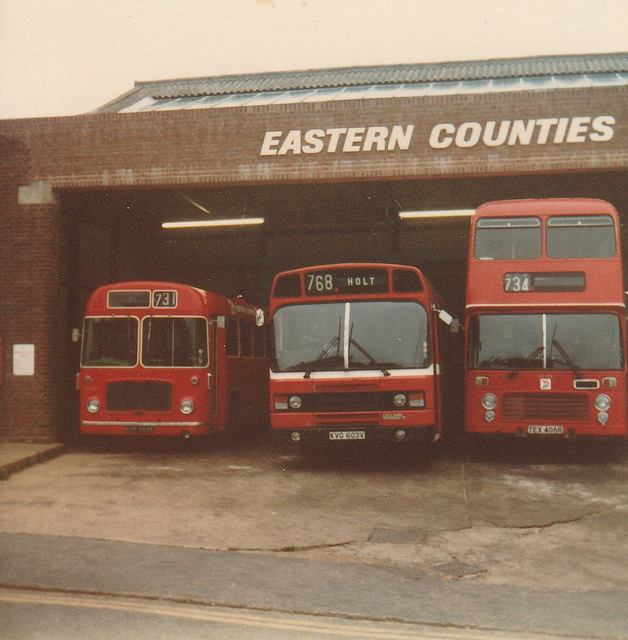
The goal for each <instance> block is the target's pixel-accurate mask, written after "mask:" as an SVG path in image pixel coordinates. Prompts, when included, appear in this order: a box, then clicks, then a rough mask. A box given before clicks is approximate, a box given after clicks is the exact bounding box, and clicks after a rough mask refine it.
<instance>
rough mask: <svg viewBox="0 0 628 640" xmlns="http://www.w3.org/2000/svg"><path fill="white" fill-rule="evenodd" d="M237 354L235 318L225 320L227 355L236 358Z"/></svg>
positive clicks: (236, 322)
mask: <svg viewBox="0 0 628 640" xmlns="http://www.w3.org/2000/svg"><path fill="white" fill-rule="evenodd" d="M239 354H240V341H239V339H238V321H237V320H236V318H227V355H228V356H236V357H237V356H238V355H239Z"/></svg>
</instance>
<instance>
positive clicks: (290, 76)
mask: <svg viewBox="0 0 628 640" xmlns="http://www.w3.org/2000/svg"><path fill="white" fill-rule="evenodd" d="M625 73H628V53H623V52H621V53H608V54H592V55H570V56H540V57H531V58H503V59H494V60H470V61H462V62H444V63H424V64H399V65H382V66H367V67H340V68H334V69H308V70H303V71H288V72H271V73H253V74H239V75H228V76H216V77H207V78H180V79H174V80H158V81H150V82H136V84H135V89H134V90H133V91H130V92H128V93H127V94H125V95H124V96H121V97H120V98H118V99H117V100H113V101H112V102H110V103H108V104H107V105H104V106H103V107H101V108H100V109H98V110H97V111H99V112H118V111H129V110H139V109H140V108H141V107H139V104H140V102H141V101H142V100H144V99H146V98H151V99H153V100H157V101H160V100H174V99H176V98H193V97H198V98H202V97H204V96H208V97H209V96H225V97H226V96H228V95H234V94H258V93H268V92H278V93H279V92H284V93H288V92H295V91H304V90H316V89H318V90H322V89H329V88H337V87H364V88H370V87H374V86H380V87H381V86H387V85H403V84H429V83H435V84H438V83H445V84H447V85H448V86H445V87H441V88H440V89H441V90H442V91H443V92H444V91H449V90H450V88H451V87H450V83H459V82H462V83H471V82H475V81H490V80H493V81H496V80H500V79H504V80H507V79H520V78H539V77H551V76H555V77H557V78H561V79H562V78H565V77H568V76H571V75H573V76H581V77H582V76H585V75H587V74H593V75H594V76H597V75H603V74H605V75H607V76H609V78H610V76H613V75H616V74H625ZM609 81H610V80H609ZM619 81H620V82H623V81H624V80H623V78H621V77H620V80H619ZM534 82H537V81H536V80H535V81H534ZM579 82H580V81H579ZM499 84H500V83H499V82H498V83H494V84H493V85H492V87H491V89H492V90H496V89H495V85H499ZM508 84H510V83H507V82H506V83H504V85H503V86H507V85H508ZM532 84H534V83H532ZM532 84H528V85H526V87H527V88H531V87H532ZM559 84H561V83H559ZM591 84H593V83H591ZM432 90H437V89H434V88H432V89H430V91H432ZM463 90H464V91H472V90H473V87H472V86H465V87H464V88H463ZM375 94H376V92H373V93H372V94H370V95H375ZM291 97H293V96H291ZM362 97H364V96H362ZM210 102H211V101H209V100H208V103H210ZM136 103H137V106H138V108H137V109H132V108H131V107H132V105H133V104H136ZM142 104H145V103H142ZM216 104H218V103H217V102H216ZM195 106H196V105H195ZM144 108H145V107H144ZM157 108H159V107H157Z"/></svg>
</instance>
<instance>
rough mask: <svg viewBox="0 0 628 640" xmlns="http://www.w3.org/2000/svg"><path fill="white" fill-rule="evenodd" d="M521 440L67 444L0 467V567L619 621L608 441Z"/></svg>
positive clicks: (486, 618)
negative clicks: (377, 445)
mask: <svg viewBox="0 0 628 640" xmlns="http://www.w3.org/2000/svg"><path fill="white" fill-rule="evenodd" d="M529 444H531V445H532V446H528V445H529ZM535 444H536V445H537V446H534V445H535ZM538 445H539V443H515V444H514V445H513V446H510V447H506V448H501V447H492V448H490V449H489V450H487V451H485V452H483V453H481V454H480V455H477V456H475V457H474V458H473V459H469V456H468V455H467V454H466V453H460V452H451V451H445V452H441V453H439V454H437V455H435V456H433V457H431V458H429V459H427V460H422V461H421V460H418V461H417V460H416V459H412V458H411V457H408V456H399V455H396V454H393V453H391V452H390V451H383V452H382V451H377V452H373V451H372V450H371V451H369V450H365V449H364V448H360V447H357V448H356V447H346V448H344V451H343V452H342V454H338V452H337V455H333V456H331V457H328V456H323V457H318V458H304V457H301V456H299V455H297V454H296V453H295V451H294V450H292V449H290V448H284V449H279V450H278V449H277V448H275V447H272V446H270V445H269V444H266V443H261V444H260V443H249V444H248V445H246V446H244V447H242V448H240V447H237V446H235V445H225V444H216V445H215V447H214V448H212V447H210V448H207V449H203V448H200V447H182V446H176V447H174V448H173V447H169V446H166V445H164V444H155V443H148V446H145V443H144V442H141V441H135V442H133V443H123V444H122V445H116V446H113V445H112V446H110V447H108V448H107V449H105V450H98V451H88V450H74V451H70V452H68V453H66V454H64V455H63V456H61V457H59V458H56V459H54V460H50V461H48V462H45V463H44V464H40V465H38V466H36V467H33V468H31V469H27V470H24V471H22V472H20V473H18V474H15V475H12V476H11V477H10V478H9V479H8V480H7V481H6V482H3V483H1V484H0V531H1V532H4V533H2V534H0V558H1V559H2V565H1V566H0V584H2V585H11V586H17V587H19V588H32V587H36V588H45V589H52V590H54V589H63V590H69V591H78V592H80V593H113V594H119V595H128V594H135V595H143V596H145V595H151V596H155V597H157V596H159V597H172V598H181V597H183V598H191V599H192V600H194V601H198V602H213V603H220V604H222V605H224V606H241V607H253V608H269V609H272V610H282V611H290V612H300V613H317V614H321V613H323V614H333V615H336V614H338V615H356V616H364V617H365V618H369V619H371V618H372V619H381V620H385V619H390V618H393V619H396V620H401V621H410V622H421V623H430V624H456V625H472V626H478V627H483V628H490V629H504V630H513V629H515V630H517V629H521V630H523V629H526V630H530V629H534V630H538V631H551V632H554V633H565V634H567V635H568V634H570V633H571V634H574V635H575V634H578V635H582V636H587V637H628V635H626V632H627V630H626V623H625V609H626V604H627V603H628V598H627V597H626V594H627V593H628V589H627V587H628V575H627V570H626V567H627V566H628V562H627V561H628V548H627V545H626V534H625V532H626V530H627V529H628V527H627V525H628V509H627V500H626V486H627V482H626V481H627V477H628V467H627V465H626V451H625V447H624V448H614V449H608V448H599V447H591V446H585V444H584V443H582V444H581V443H557V444H553V443H551V446H549V447H545V446H543V447H540V446H538ZM51 562H52V563H53V564H54V566H55V567H56V570H54V571H51V570H50V567H51ZM164 576H167V578H168V579H167V580H164ZM164 591H165V592H164Z"/></svg>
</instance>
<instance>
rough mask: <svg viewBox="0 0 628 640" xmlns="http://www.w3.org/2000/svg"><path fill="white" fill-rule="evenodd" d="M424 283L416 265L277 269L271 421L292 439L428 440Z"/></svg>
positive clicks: (432, 381) (435, 346) (431, 356)
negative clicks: (283, 270) (280, 271)
mask: <svg viewBox="0 0 628 640" xmlns="http://www.w3.org/2000/svg"><path fill="white" fill-rule="evenodd" d="M439 306H440V305H439V303H438V301H437V298H436V295H435V293H434V291H433V289H432V286H431V285H430V283H429V282H428V280H427V279H426V278H425V276H424V275H423V274H422V273H421V272H420V271H419V270H418V269H416V268H414V267H409V266H401V265H391V264H335V265H325V266H317V267H308V268H303V269H296V270H293V271H285V272H283V273H280V274H278V275H277V276H276V277H275V280H274V283H273V287H272V292H271V300H270V316H271V319H272V329H271V334H272V337H273V350H272V351H273V352H272V353H269V356H270V357H271V372H270V393H271V430H272V432H273V434H274V435H276V436H277V435H278V436H280V437H281V436H283V437H286V438H290V439H291V440H292V441H293V442H302V443H307V442H308V441H310V442H311V441H313V440H318V441H319V442H320V441H326V442H329V441H338V440H366V441H369V440H374V439H382V438H384V439H388V440H390V441H393V442H394V441H410V440H414V441H424V442H427V443H432V442H434V441H436V440H438V439H439V438H440V436H441V433H442V420H441V411H442V407H441V399H440V386H441V382H440V360H439V338H438V335H437V334H438V332H437V320H438V317H439V314H440V316H441V318H442V319H444V320H445V321H446V322H451V316H449V314H447V313H446V312H444V311H441V310H440V309H439Z"/></svg>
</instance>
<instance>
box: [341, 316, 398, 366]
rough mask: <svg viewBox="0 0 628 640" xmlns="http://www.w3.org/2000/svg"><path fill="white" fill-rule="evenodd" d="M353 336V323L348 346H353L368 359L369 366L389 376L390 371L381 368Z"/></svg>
mask: <svg viewBox="0 0 628 640" xmlns="http://www.w3.org/2000/svg"><path fill="white" fill-rule="evenodd" d="M352 336H353V323H351V329H350V330H349V344H350V345H353V346H354V347H355V348H356V349H357V350H358V351H360V352H361V353H362V354H363V355H364V356H366V357H367V358H368V359H369V364H374V365H375V366H377V367H378V368H379V370H380V371H381V372H382V373H383V374H384V375H385V376H389V375H390V371H388V370H387V369H385V368H384V367H382V366H381V365H380V364H379V362H377V360H375V358H374V357H373V356H372V355H371V354H370V353H369V352H368V351H367V350H366V349H365V348H364V347H363V346H362V345H361V344H359V343H358V341H357V340H356V339H355V338H353V337H352Z"/></svg>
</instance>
